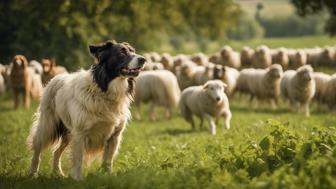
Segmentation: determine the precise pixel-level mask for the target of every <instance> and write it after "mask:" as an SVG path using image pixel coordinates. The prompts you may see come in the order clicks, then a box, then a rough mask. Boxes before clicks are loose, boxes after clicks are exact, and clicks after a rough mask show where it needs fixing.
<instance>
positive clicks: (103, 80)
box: [89, 41, 146, 92]
mask: <svg viewBox="0 0 336 189" xmlns="http://www.w3.org/2000/svg"><path fill="white" fill-rule="evenodd" d="M89 50H90V53H91V54H92V56H93V57H95V59H96V64H95V65H93V66H92V73H93V77H94V80H95V82H96V83H97V85H98V86H99V87H100V88H101V90H102V91H104V92H106V91H107V88H108V84H109V82H110V81H112V80H113V79H115V78H117V77H125V78H134V77H136V76H138V75H139V73H140V71H141V69H142V68H143V66H144V64H145V62H146V59H145V58H144V57H143V56H140V55H138V54H136V53H135V50H134V48H133V47H132V46H131V45H129V44H128V43H125V42H123V43H117V42H115V41H107V42H105V43H102V44H98V45H89Z"/></svg>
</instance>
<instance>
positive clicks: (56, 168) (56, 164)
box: [53, 134, 69, 176]
mask: <svg viewBox="0 0 336 189" xmlns="http://www.w3.org/2000/svg"><path fill="white" fill-rule="evenodd" d="M68 144H69V136H68V135H67V134H65V135H63V136H62V141H61V144H60V146H59V147H58V148H57V149H56V150H55V152H54V160H53V172H54V173H55V174H56V175H59V176H64V173H63V171H62V167H61V161H60V159H61V156H62V153H63V151H64V150H65V148H66V147H67V146H68Z"/></svg>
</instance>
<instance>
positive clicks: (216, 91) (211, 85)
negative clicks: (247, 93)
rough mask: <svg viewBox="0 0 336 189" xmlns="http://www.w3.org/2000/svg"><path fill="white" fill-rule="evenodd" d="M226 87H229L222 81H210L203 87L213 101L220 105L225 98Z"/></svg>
mask: <svg viewBox="0 0 336 189" xmlns="http://www.w3.org/2000/svg"><path fill="white" fill-rule="evenodd" d="M225 87H227V85H226V84H225V83H224V82H223V81H221V80H210V81H207V82H206V83H205V84H204V85H203V90H205V92H206V93H207V94H208V95H209V97H210V98H211V99H212V100H213V101H215V102H217V103H220V102H222V101H223V99H224V97H225V93H224V89H225Z"/></svg>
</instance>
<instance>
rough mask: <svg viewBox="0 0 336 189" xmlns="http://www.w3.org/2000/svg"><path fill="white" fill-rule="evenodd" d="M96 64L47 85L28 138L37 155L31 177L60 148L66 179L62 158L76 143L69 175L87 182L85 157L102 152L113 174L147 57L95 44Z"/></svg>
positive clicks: (56, 161)
mask: <svg viewBox="0 0 336 189" xmlns="http://www.w3.org/2000/svg"><path fill="white" fill-rule="evenodd" d="M89 50H90V53H91V54H92V55H93V56H94V57H95V59H96V63H95V64H94V65H93V66H92V67H91V69H90V70H88V71H84V70H81V71H78V72H76V73H72V74H62V75H58V76H56V77H54V78H53V79H52V80H51V81H50V82H49V83H48V85H47V86H46V88H45V91H44V94H43V96H42V101H41V104H40V107H39V109H38V112H37V113H36V121H35V123H34V124H33V127H32V129H31V132H30V135H29V137H28V142H29V145H30V147H31V149H32V151H33V157H32V162H31V168H30V172H29V173H30V175H31V176H33V175H34V174H36V173H37V171H38V167H39V163H40V154H41V152H42V150H44V149H45V148H46V147H48V146H50V145H52V144H57V142H58V141H59V145H57V146H56V150H55V151H54V154H53V172H54V173H56V174H57V175H63V172H62V169H61V166H60V157H61V154H62V152H63V151H64V149H65V148H66V147H67V146H68V144H71V152H70V154H71V158H72V164H71V171H70V176H71V177H72V178H73V179H75V180H81V179H82V178H83V175H82V173H83V162H84V155H85V154H87V153H88V154H90V153H91V154H92V153H97V152H99V151H103V163H102V170H104V171H106V172H108V173H111V171H112V160H113V159H114V157H115V156H116V154H117V151H118V148H119V144H120V141H121V137H122V133H123V131H124V129H125V127H126V124H127V121H128V120H129V119H130V117H131V113H130V111H129V105H130V103H131V101H132V96H133V91H134V77H136V76H138V75H139V73H140V70H141V69H142V67H143V65H144V63H145V58H144V57H142V56H140V55H137V54H135V51H134V49H133V48H132V47H131V46H130V45H129V44H127V43H116V42H114V41H113V42H111V41H108V42H105V43H103V44H99V45H90V46H89Z"/></svg>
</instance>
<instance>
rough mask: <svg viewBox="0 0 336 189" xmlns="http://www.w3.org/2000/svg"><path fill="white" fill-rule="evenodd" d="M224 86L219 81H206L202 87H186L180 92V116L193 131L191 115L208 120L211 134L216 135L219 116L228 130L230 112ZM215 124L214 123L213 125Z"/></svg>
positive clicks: (193, 125)
mask: <svg viewBox="0 0 336 189" xmlns="http://www.w3.org/2000/svg"><path fill="white" fill-rule="evenodd" d="M225 86H226V84H225V83H223V82H222V81H220V80H210V81H207V82H206V83H205V84H204V85H203V86H193V87H188V88H187V89H185V90H184V91H183V92H182V95H181V100H180V103H179V107H180V110H181V114H182V116H183V117H184V118H185V120H186V121H187V122H189V123H190V124H191V126H192V128H193V129H195V122H194V120H193V115H195V116H197V117H198V118H199V119H200V120H201V124H200V127H201V128H202V127H203V120H204V118H205V119H207V120H208V122H209V125H210V131H211V134H213V135H215V134H216V123H218V120H219V118H220V116H221V115H224V117H225V126H226V128H227V129H230V120H231V116H232V115H231V111H230V107H229V100H228V98H227V96H226V95H225V93H224V88H225ZM215 122H216V123H215Z"/></svg>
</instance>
